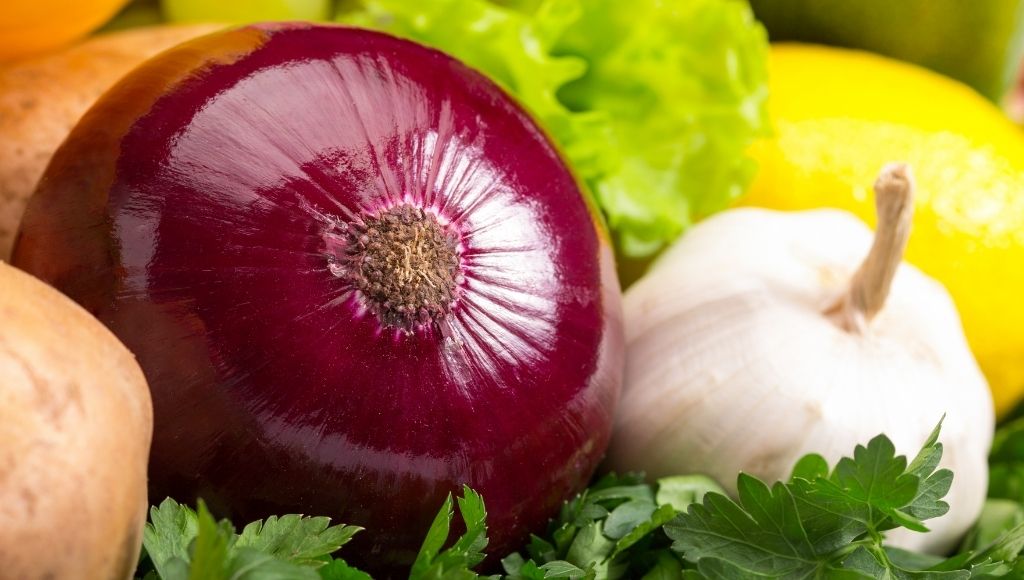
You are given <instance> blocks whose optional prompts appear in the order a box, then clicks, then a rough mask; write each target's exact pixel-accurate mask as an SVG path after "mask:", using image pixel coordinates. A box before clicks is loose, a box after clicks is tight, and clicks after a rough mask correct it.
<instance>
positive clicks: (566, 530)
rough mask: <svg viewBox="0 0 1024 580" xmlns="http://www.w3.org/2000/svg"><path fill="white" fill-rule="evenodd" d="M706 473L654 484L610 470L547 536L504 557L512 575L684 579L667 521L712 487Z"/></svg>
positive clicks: (569, 505) (566, 508)
mask: <svg viewBox="0 0 1024 580" xmlns="http://www.w3.org/2000/svg"><path fill="white" fill-rule="evenodd" d="M721 489H722V488H721V487H719V486H718V484H716V483H715V482H714V481H712V480H711V479H709V478H707V477H704V476H678V477H669V478H665V479H661V480H659V481H658V482H657V483H656V484H654V485H652V484H649V483H645V482H644V478H643V476H641V475H639V474H626V475H623V476H618V475H615V474H609V475H606V476H604V477H602V478H601V479H599V480H598V481H597V482H595V483H594V484H593V485H592V486H591V487H590V488H589V489H587V490H584V491H583V492H582V493H580V494H579V495H577V496H576V497H575V498H573V499H572V500H570V501H568V502H566V503H565V504H564V505H563V506H562V509H561V512H560V513H559V516H558V518H556V519H555V520H554V521H552V522H551V524H550V526H549V529H548V534H547V537H545V538H541V537H538V536H533V537H532V538H531V540H530V543H529V545H528V546H527V548H526V553H527V555H528V556H529V559H526V558H524V557H523V556H522V555H520V554H512V555H511V556H508V557H506V558H505V559H504V560H502V566H503V567H504V569H505V573H506V574H507V578H509V579H510V580H520V579H525V580H541V579H548V578H585V579H594V580H615V579H617V578H640V577H647V576H649V577H650V578H680V577H681V574H682V569H683V563H682V560H680V558H679V557H678V556H677V555H675V554H673V553H672V552H671V551H670V550H669V549H668V548H669V545H670V544H671V541H670V540H669V539H668V537H667V536H665V533H664V531H663V530H662V527H663V526H664V525H665V524H666V523H667V522H669V521H671V520H672V518H674V517H675V515H676V513H677V512H678V511H679V510H683V509H686V507H687V506H688V505H690V504H691V503H693V502H694V501H700V499H701V498H702V497H703V496H704V494H705V493H707V492H709V491H718V492H720V491H721Z"/></svg>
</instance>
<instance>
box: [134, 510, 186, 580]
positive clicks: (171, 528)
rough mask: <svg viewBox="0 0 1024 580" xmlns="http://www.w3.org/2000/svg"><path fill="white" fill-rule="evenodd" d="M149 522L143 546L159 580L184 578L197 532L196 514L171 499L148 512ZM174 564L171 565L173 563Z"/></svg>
mask: <svg viewBox="0 0 1024 580" xmlns="http://www.w3.org/2000/svg"><path fill="white" fill-rule="evenodd" d="M149 520H150V521H149V522H147V523H146V528H145V530H144V531H143V533H142V545H143V546H144V547H145V549H146V553H147V554H148V555H149V559H150V561H151V562H152V563H153V567H154V568H155V569H156V572H157V574H159V575H160V576H161V577H162V578H166V579H169V578H178V577H185V576H182V574H183V572H182V570H181V566H182V565H185V566H186V569H185V571H184V574H185V575H186V576H187V564H188V559H189V556H188V546H189V544H190V543H192V540H193V539H194V538H195V537H196V534H197V533H199V522H198V518H197V516H196V512H194V511H192V510H191V509H189V508H188V507H187V506H183V505H181V504H179V503H178V502H176V501H174V500H173V499H171V498H167V499H165V500H164V501H162V502H160V505H159V506H154V507H152V508H150V510H149ZM175 561H176V563H172V562H175Z"/></svg>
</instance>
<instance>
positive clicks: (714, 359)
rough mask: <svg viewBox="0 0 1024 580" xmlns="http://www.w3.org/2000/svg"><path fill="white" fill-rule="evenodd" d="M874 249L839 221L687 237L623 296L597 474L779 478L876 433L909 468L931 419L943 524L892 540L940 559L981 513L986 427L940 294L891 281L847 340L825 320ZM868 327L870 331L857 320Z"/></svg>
mask: <svg viewBox="0 0 1024 580" xmlns="http://www.w3.org/2000/svg"><path fill="white" fill-rule="evenodd" d="M872 240H873V235H872V233H871V231H870V230H868V228H867V227H866V226H864V224H862V223H861V222H860V221H859V220H857V219H856V218H854V217H853V216H852V215H849V214H847V213H844V212H839V211H835V210H816V211H809V212H801V213H783V212H774V211H768V210H760V209H736V210H730V211H727V212H724V213H721V214H718V215H717V216H715V217H712V218H710V219H708V220H706V221H704V222H702V223H701V224H699V225H697V226H696V227H694V228H693V229H692V230H691V231H690V232H689V233H688V234H687V235H686V236H684V237H683V238H682V239H681V240H680V241H679V242H678V243H676V244H675V245H674V246H673V247H672V248H670V249H669V250H668V251H667V252H666V253H665V254H664V255H663V256H662V257H661V259H659V260H658V261H657V262H656V263H655V264H654V265H653V267H652V269H651V271H650V272H649V273H648V275H647V276H646V277H644V278H643V279H641V280H640V281H639V282H638V283H637V284H636V285H635V286H633V287H632V288H631V289H630V290H629V291H628V292H627V293H626V296H625V301H624V308H625V313H626V335H627V349H628V350H627V365H626V383H625V388H624V391H623V395H622V400H621V402H620V406H619V410H618V415H617V417H616V425H615V435H614V437H613V440H612V447H611V449H610V450H609V456H608V462H609V466H610V467H611V468H612V469H615V470H617V471H624V470H643V471H646V472H647V473H648V474H649V475H650V476H652V477H661V476H665V475H670V474H677V473H705V474H707V475H710V476H712V477H714V478H715V479H717V480H719V481H720V482H721V483H722V484H723V485H724V486H725V487H726V488H727V489H729V490H730V491H733V492H734V491H735V489H734V485H735V478H736V474H737V473H738V472H739V471H745V472H748V473H752V474H754V475H757V476H758V477H761V478H763V479H767V480H776V479H785V478H786V477H788V476H789V470H790V469H791V468H792V466H793V464H794V463H795V462H796V460H797V459H799V458H800V457H801V456H802V455H804V454H806V453H810V452H818V453H821V454H823V455H824V456H825V457H826V458H828V459H829V460H830V462H833V463H834V462H835V461H836V460H838V459H839V458H840V457H841V456H842V455H844V454H847V453H849V452H850V450H851V449H853V446H854V445H856V444H858V443H866V442H867V441H868V440H869V439H870V438H871V437H873V436H875V435H877V434H878V433H883V432H884V433H886V434H887V435H888V436H889V437H890V438H891V439H892V440H893V442H894V444H895V445H896V447H897V449H898V450H899V452H900V453H904V454H908V455H911V456H912V455H913V454H914V453H916V451H917V449H919V447H920V445H921V443H922V442H923V441H924V440H925V439H926V438H927V436H928V434H929V433H930V431H931V429H932V428H933V427H934V426H935V423H936V422H938V420H939V419H940V418H941V417H942V416H943V415H945V416H946V419H945V422H944V423H943V431H942V437H941V441H942V442H943V444H944V447H945V455H944V457H943V462H942V463H943V466H945V467H948V468H950V469H953V471H954V474H955V478H954V482H953V486H952V488H951V490H950V493H949V495H948V496H947V498H946V501H948V502H949V503H950V505H951V509H950V512H949V513H948V514H946V515H945V516H942V517H941V518H938V519H934V520H929V521H928V522H926V524H927V525H928V526H929V528H931V529H932V530H933V531H932V532H930V533H928V534H915V533H912V532H908V533H906V534H904V535H902V536H899V535H894V536H893V538H892V539H893V541H894V543H897V544H898V545H900V546H902V547H906V548H911V549H923V550H928V551H933V552H939V551H943V550H945V549H947V548H949V547H952V546H953V544H954V543H955V542H956V541H957V539H958V538H959V536H960V535H961V534H962V533H963V532H964V531H965V530H966V529H967V527H969V526H970V524H971V522H972V521H973V520H974V518H975V517H976V516H977V514H978V513H979V511H980V508H981V504H982V502H983V500H984V496H985V489H986V485H987V452H988V448H989V445H990V443H991V434H992V429H993V423H994V417H993V411H992V401H991V396H990V394H989V391H988V387H987V385H986V383H985V380H984V378H983V376H982V375H981V373H980V371H979V369H978V366H977V363H976V362H975V360H974V358H973V356H972V355H971V353H970V351H969V350H968V347H967V344H966V341H965V340H964V337H963V332H962V330H961V326H960V321H959V316H958V314H957V312H956V309H955V307H954V305H953V302H952V300H951V299H950V297H949V295H948V293H947V292H946V291H945V289H944V288H943V287H942V286H941V285H940V284H938V283H937V282H935V281H934V280H932V279H930V278H928V277H927V276H925V275H924V274H923V273H921V272H920V271H919V270H917V269H916V268H914V267H912V266H909V265H906V264H902V265H899V266H898V267H897V268H894V276H893V277H892V280H891V282H892V284H891V288H890V289H889V292H888V296H887V297H886V298H885V300H884V306H883V307H881V308H880V309H879V310H878V312H877V314H876V315H875V316H874V317H873V319H871V320H870V321H869V322H868V323H867V324H865V325H864V327H863V328H862V329H860V330H848V329H847V328H844V326H843V325H842V324H841V323H837V320H836V318H835V316H830V315H829V314H826V312H827V311H829V310H830V309H832V310H834V309H833V307H834V306H835V304H836V303H837V300H838V299H839V298H840V297H841V296H843V294H844V293H845V292H847V290H848V289H849V287H850V280H851V278H853V277H854V275H855V274H856V273H857V271H858V268H859V266H861V263H862V262H863V261H864V257H865V256H866V255H867V254H868V253H869V249H870V248H871V247H872ZM867 318H871V317H867Z"/></svg>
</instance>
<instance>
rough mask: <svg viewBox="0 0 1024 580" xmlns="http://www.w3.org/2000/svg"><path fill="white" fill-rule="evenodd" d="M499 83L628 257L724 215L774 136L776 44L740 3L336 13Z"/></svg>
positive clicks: (547, 0)
mask: <svg viewBox="0 0 1024 580" xmlns="http://www.w3.org/2000/svg"><path fill="white" fill-rule="evenodd" d="M339 19H340V20H341V21H343V22H346V23H349V24H354V25H358V26H364V27H368V28H375V29H379V30H384V31H387V32H390V33H392V34H396V35H398V36H403V37H406V38H410V39H412V40H416V41H418V42H420V43H423V44H426V45H429V46H433V47H436V48H438V49H440V50H443V51H445V52H447V53H449V54H451V55H452V56H454V57H456V58H458V59H460V60H462V61H463V62H465V63H467V64H468V65H470V66H472V67H474V68H476V69H478V70H480V71H482V72H483V73H484V74H487V75H488V76H489V77H491V78H492V79H494V80H495V81H496V82H498V83H499V84H501V85H502V86H503V87H504V88H505V89H506V90H508V91H509V92H510V93H511V94H512V95H513V96H515V97H516V98H517V99H518V100H519V102H520V103H522V105H523V106H524V107H526V108H527V109H528V110H529V111H530V112H531V113H532V114H533V115H534V117H535V118H537V119H538V121H539V122H540V123H541V125H542V126H544V127H545V129H546V130H547V131H548V132H549V133H550V135H551V136H552V138H553V139H554V140H555V142H556V143H557V144H558V145H559V146H560V148H561V150H562V151H563V153H564V154H565V155H566V157H567V158H568V159H569V162H570V163H571V164H572V166H573V168H574V169H575V171H576V172H577V174H578V175H579V176H580V177H581V178H582V179H583V180H584V181H585V182H586V183H587V185H588V186H589V187H590V189H591V190H592V191H593V193H594V195H595V197H596V199H597V202H598V204H599V206H600V207H601V210H602V211H603V213H604V215H605V218H606V219H607V221H608V223H609V225H610V227H611V230H612V231H613V233H614V235H615V239H616V243H617V247H618V250H619V252H621V253H622V254H623V255H625V256H629V257H634V258H636V257H644V256H649V255H651V254H653V253H655V252H657V251H658V250H659V249H660V248H661V247H663V246H664V245H665V244H666V243H668V242H670V241H672V240H673V239H675V237H677V236H678V235H679V234H680V233H681V232H683V231H684V230H685V229H686V228H687V227H688V226H689V225H691V224H692V223H693V222H694V220H696V219H698V218H700V217H703V216H706V215H708V214H711V213H714V212H716V211H719V210H721V209H724V208H725V207H727V206H728V205H729V204H730V203H731V201H732V200H734V199H735V198H737V197H739V196H740V195H741V194H742V193H743V191H744V190H745V188H746V186H747V184H748V182H749V180H750V178H751V176H752V174H753V171H754V164H753V161H752V160H750V159H749V158H747V157H746V156H745V150H746V148H747V146H748V145H749V144H750V143H751V142H752V141H753V140H754V139H755V138H757V137H758V136H760V135H764V134H766V133H767V131H768V120H767V113H766V109H765V101H766V98H767V70H766V69H767V50H768V44H767V37H766V34H765V32H764V30H763V28H762V27H761V26H760V25H759V24H758V23H757V22H756V21H755V20H754V18H753V16H752V14H751V12H750V9H749V7H748V6H747V3H746V2H745V1H743V0H687V1H685V2H679V1H670V0H632V1H630V2H622V1H621V0H539V1H538V0H533V1H531V0H518V1H516V0H504V1H498V0H431V1H429V2H424V1H423V0H364V1H363V2H361V5H360V6H359V7H358V8H357V9H355V10H349V11H346V12H344V13H342V15H341V16H340V17H339Z"/></svg>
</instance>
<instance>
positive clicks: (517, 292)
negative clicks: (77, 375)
mask: <svg viewBox="0 0 1024 580" xmlns="http://www.w3.org/2000/svg"><path fill="white" fill-rule="evenodd" d="M586 199H587V198H586V197H585V195H584V194H583V193H582V192H581V187H580V185H579V183H578V181H577V180H576V179H575V178H574V176H573V174H572V173H571V171H570V170H569V168H567V167H566V165H565V162H564V161H563V160H562V158H561V157H560V155H559V153H558V152H557V151H556V149H555V148H554V147H553V146H552V144H551V142H550V140H549V139H548V138H547V137H546V136H545V135H544V133H543V132H542V131H541V130H540V129H539V128H538V127H537V125H536V124H535V123H534V122H533V121H532V120H531V119H530V118H529V117H528V116H527V115H526V114H525V113H524V112H523V110H522V109H521V108H520V107H519V106H518V105H516V104H515V103H514V102H513V101H512V100H511V99H510V98H509V97H508V96H507V95H506V94H505V93H503V92H502V91H501V90H500V89H499V88H498V87H496V86H495V85H494V84H493V83H491V82H490V81H488V80H487V79H485V78H484V77H483V76H481V75H480V74H478V73H476V72H474V71H472V70H470V69H469V68H467V67H466V66H464V65H462V64H460V63H459V62H457V61H455V60H453V59H452V58H450V57H448V56H446V55H444V54H442V53H439V52H436V51H433V50H430V49H427V48H424V47H422V46H419V45H416V44H413V43H410V42H407V41H403V40H398V39H396V38H392V37H390V36H386V35H383V34H379V33H375V32H369V31H363V30H358V29H347V28H340V27H326V26H321V27H318V26H310V25H298V24H289V25H262V26H254V27H247V28H243V29H238V30H232V31H227V32H223V33H219V34H215V35H211V36H209V37H205V38H202V39H199V40H196V41H193V42H191V43H188V44H185V45H182V46H180V47H178V48H176V49H172V50H171V51H169V52H167V53H164V54H163V55H161V56H159V57H157V58H156V59H154V60H152V61H150V62H148V63H147V64H145V65H143V66H142V67H141V68H139V69H137V70H136V71H134V72H133V73H132V74H130V75H129V76H128V77H127V78H125V79H124V80H123V81H122V82H121V83H119V84H118V85H117V86H116V87H115V88H114V89H113V90H111V91H110V92H109V93H108V94H106V95H105V96H104V97H103V98H102V99H101V100H100V101H99V102H98V103H97V104H96V105H95V107H94V108H93V109H92V110H91V111H90V112H89V113H88V114H87V115H86V116H85V117H84V118H83V119H82V121H81V122H80V123H79V124H78V126H77V127H76V128H75V129H74V131H73V132H72V133H71V135H70V137H69V138H68V140H67V141H66V142H65V144H64V145H63V146H62V147H61V149H60V150H59V151H58V153H57V154H56V156H55V158H54V160H53V162H52V164H51V165H50V167H49V169H48V170H47V172H46V175H45V176H44V178H43V180H42V182H41V184H40V186H39V188H38V190H37V192H36V195H35V197H34V198H33V200H32V201H31V203H30V206H29V208H28V211H27V213H26V215H25V218H24V221H23V223H22V230H21V233H20V236H19V240H18V244H17V247H16V249H15V255H14V263H15V264H16V265H18V266H19V267H21V268H23V269H26V270H28V271H29V272H31V273H33V274H35V275H37V276H39V277H41V278H43V279H44V280H47V281H48V282H50V283H51V284H53V285H54V286H56V287H57V288H58V289H60V290H62V291H63V292H65V293H66V294H68V295H69V296H71V297H72V298H73V299H75V300H76V301H78V302H79V303H81V304H82V305H83V306H85V307H86V308H87V309H88V310H90V311H91V312H92V313H93V314H95V315H96V316H97V317H98V318H99V319H100V320H102V321H103V322H104V323H105V324H106V325H108V326H109V327H110V328H111V329H112V330H113V331H114V332H115V333H116V334H117V335H118V336H119V337H120V338H121V339H122V340H123V341H124V342H125V344H127V345H128V346H129V348H131V349H132V350H133V352H134V353H135V354H136V356H137V357H138V358H139V361H140V363H141V364H142V367H143V369H144V370H145V373H146V376H147V379H148V380H149V383H150V385H151V388H152V391H153V399H154V407H155V413H156V427H155V431H156V432H155V437H154V442H153V454H152V458H151V462H150V463H151V464H150V479H151V488H150V491H151V499H152V500H158V499H160V498H162V497H163V496H165V495H171V496H173V497H176V498H179V499H182V500H185V501H190V500H193V499H194V498H195V497H197V496H201V497H203V498H205V499H206V500H207V502H208V503H209V504H210V505H211V506H212V507H213V509H214V510H215V511H217V512H219V513H221V514H225V515H230V516H232V517H234V518H237V519H238V520H246V519H251V518H257V517H262V516H266V515H268V514H272V513H286V512H301V513H307V514H325V515H330V516H333V517H335V518H336V519H337V521H341V522H345V523H352V524H359V525H363V526H365V527H367V528H368V531H367V532H364V534H363V536H364V539H363V548H364V550H365V551H364V552H362V554H361V556H360V557H359V559H360V560H361V561H364V562H370V564H371V566H372V567H374V568H376V569H378V570H379V569H382V568H385V567H387V566H393V565H396V564H407V563H409V562H410V561H411V559H412V557H413V555H414V553H415V551H416V550H417V549H418V547H419V542H420V541H421V540H422V537H423V534H424V532H425V531H426V529H427V528H428V527H429V522H430V519H431V518H432V516H433V515H434V513H435V512H436V510H437V508H438V507H439V505H440V503H441V501H442V500H443V498H444V495H445V494H447V493H448V492H449V491H453V490H456V489H457V488H458V486H459V485H460V484H463V483H466V484H469V485H470V486H472V487H473V488H475V489H476V490H478V491H480V492H481V493H482V494H483V496H484V498H485V500H486V502H487V505H488V509H489V512H490V514H491V517H490V520H489V521H490V530H491V531H490V535H491V538H492V541H491V549H490V551H491V552H492V553H496V554H501V553H503V552H506V551H508V550H509V549H512V548H514V547H515V543H516V542H519V541H521V540H522V539H523V538H524V536H525V534H526V532H527V531H530V530H536V529H537V528H538V527H542V526H543V525H544V522H545V521H546V519H547V518H548V517H550V516H551V515H553V512H554V511H556V510H557V508H558V506H559V505H560V503H561V502H562V501H563V500H564V499H566V498H567V497H569V496H570V495H571V494H573V493H574V492H576V491H579V490H580V489H581V488H582V487H583V486H584V485H585V484H586V482H587V480H588V478H589V477H590V476H591V474H592V472H593V470H594V468H595V466H596V464H597V462H598V460H599V459H600V457H601V455H602V453H603V452H604V449H605V446H606V443H607V441H608V436H609V425H610V419H611V414H612V410H613V407H614V405H615V402H616V400H617V397H618V391H619V385H620V381H621V372H622V366H623V349H622V340H623V339H622V328H621V316H620V304H619V300H620V297H619V289H618V284H617V281H616V278H615V273H614V267H613V259H612V253H611V250H610V246H609V241H608V237H607V234H606V233H605V231H604V230H603V228H602V226H601V224H600V220H599V218H598V217H597V214H596V211H595V209H594V207H593V206H592V205H589V204H588V202H587V201H586ZM353 552H354V551H353V550H348V554H346V557H352V554H353Z"/></svg>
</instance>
